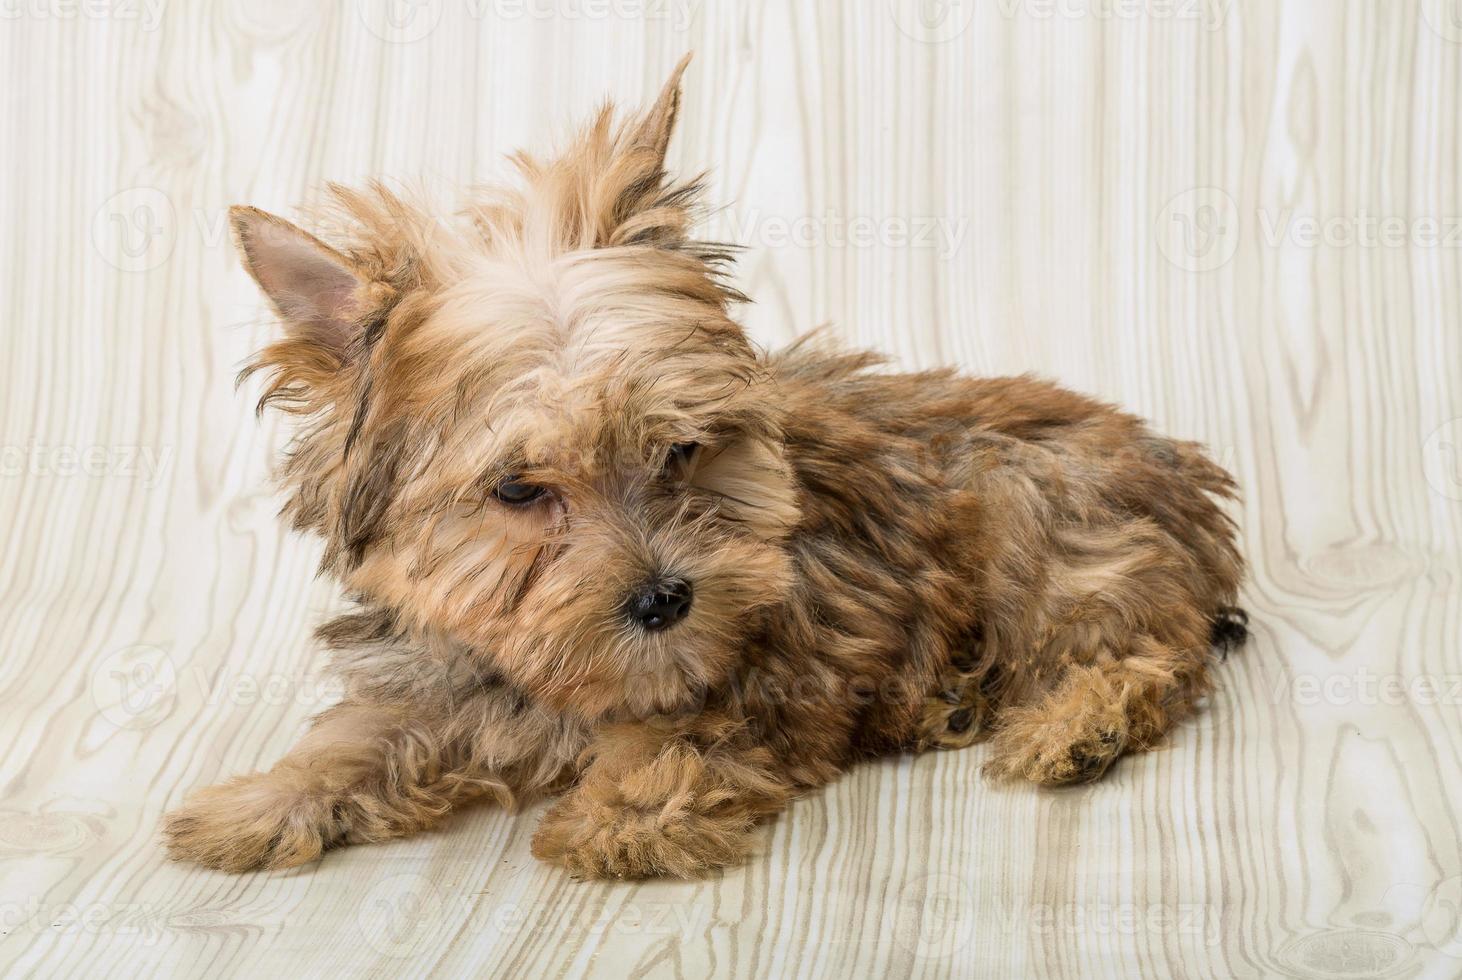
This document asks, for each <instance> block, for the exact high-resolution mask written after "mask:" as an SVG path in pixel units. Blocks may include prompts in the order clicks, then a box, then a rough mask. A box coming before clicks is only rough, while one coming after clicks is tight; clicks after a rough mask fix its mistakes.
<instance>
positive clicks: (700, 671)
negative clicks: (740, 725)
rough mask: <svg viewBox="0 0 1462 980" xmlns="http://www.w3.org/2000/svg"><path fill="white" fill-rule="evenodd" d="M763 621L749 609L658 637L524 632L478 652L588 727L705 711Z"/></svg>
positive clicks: (626, 631) (608, 630) (632, 632)
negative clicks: (590, 722)
mask: <svg viewBox="0 0 1462 980" xmlns="http://www.w3.org/2000/svg"><path fill="white" fill-rule="evenodd" d="M757 617H758V611H757V610H748V611H747V614H746V615H745V616H743V617H741V618H740V619H739V620H735V621H720V620H718V621H714V622H713V621H711V620H710V619H709V617H704V616H702V617H697V616H696V615H695V614H694V613H692V614H691V615H690V616H689V617H688V618H687V619H686V620H685V621H684V622H682V623H678V624H676V625H675V626H673V627H671V628H669V629H666V630H664V631H662V632H658V633H650V632H646V631H644V630H641V629H639V628H638V627H629V626H626V627H618V626H612V625H605V626H604V627H603V628H601V629H593V630H587V631H583V632H579V633H577V634H576V635H574V636H572V637H570V636H564V635H562V634H538V635H535V634H534V633H533V631H531V630H527V629H520V630H518V631H516V632H513V631H506V632H502V633H498V635H497V638H496V640H494V641H490V642H481V643H474V644H473V646H474V648H475V649H478V650H480V651H481V652H482V655H484V656H486V657H487V658H488V659H489V660H490V661H491V663H492V665H493V667H494V668H495V669H497V670H499V671H501V672H502V673H503V674H505V675H506V676H507V677H509V678H510V679H511V680H512V681H513V682H514V683H515V684H516V685H517V686H519V687H521V688H522V689H523V690H524V691H525V692H527V693H528V694H529V695H531V696H532V697H534V698H535V699H537V700H538V701H540V702H542V703H544V704H545V705H548V706H550V707H552V708H554V709H555V710H557V711H561V712H564V713H567V714H572V715H575V716H578V717H581V718H585V719H588V720H627V719H631V718H633V719H647V718H654V717H658V716H664V715H677V714H683V713H685V712H687V711H694V710H697V709H698V708H699V707H700V706H701V705H703V704H704V703H705V698H706V694H707V692H708V691H710V690H712V689H714V688H716V687H717V686H718V685H720V684H722V683H723V682H724V681H725V680H726V678H727V677H728V676H729V675H730V674H731V673H732V671H733V670H734V669H735V667H736V665H737V664H738V663H739V662H740V660H741V657H742V651H743V650H744V647H745V639H746V633H747V628H748V624H749V623H750V622H753V621H755V620H756V619H757ZM484 640H486V638H485V637H484Z"/></svg>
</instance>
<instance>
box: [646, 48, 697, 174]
mask: <svg viewBox="0 0 1462 980" xmlns="http://www.w3.org/2000/svg"><path fill="white" fill-rule="evenodd" d="M690 58H691V52H687V53H686V55H685V57H683V58H681V59H680V63H679V64H677V65H676V66H675V70H674V71H672V72H671V73H670V78H669V79H667V80H666V82H665V87H664V88H662V89H661V90H660V96H659V98H657V99H656V100H655V104H654V105H652V106H650V109H649V111H648V112H646V113H645V115H644V117H643V118H641V119H640V121H639V123H638V124H637V125H636V126H635V129H634V139H633V142H634V144H635V145H636V146H642V147H647V148H649V149H650V150H652V151H653V152H654V154H655V161H656V164H657V166H658V167H659V168H660V169H661V170H664V169H665V151H666V150H667V149H668V148H669V146H670V136H671V134H672V133H673V132H674V131H675V119H676V117H677V116H678V115H680V79H681V76H682V75H684V74H685V67H686V65H689V64H690Z"/></svg>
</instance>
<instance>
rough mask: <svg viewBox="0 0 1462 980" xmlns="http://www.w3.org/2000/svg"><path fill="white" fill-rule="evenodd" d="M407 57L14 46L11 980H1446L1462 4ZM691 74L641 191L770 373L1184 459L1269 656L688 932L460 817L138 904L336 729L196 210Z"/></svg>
mask: <svg viewBox="0 0 1462 980" xmlns="http://www.w3.org/2000/svg"><path fill="white" fill-rule="evenodd" d="M152 2H153V3H154V4H155V3H156V0H152ZM396 8H397V9H396V10H395V15H396V16H395V19H394V20H390V19H387V14H388V13H391V11H389V10H388V9H387V5H386V4H384V3H380V4H378V3H344V2H342V3H339V4H335V3H328V4H325V3H322V4H316V3H299V2H295V0H269V2H265V0H188V2H185V0H171V2H169V3H168V4H167V5H166V7H164V8H162V9H161V10H158V9H156V7H152V8H149V7H148V6H145V5H144V4H143V2H142V0H87V2H86V3H85V4H82V5H80V6H77V5H74V4H72V3H69V2H68V0H14V2H6V3H4V4H3V5H0V14H3V15H4V16H3V18H0V79H3V82H4V91H3V95H0V225H3V230H0V386H3V394H0V406H3V418H0V447H3V453H4V456H3V459H0V464H3V476H0V540H3V552H0V971H4V972H9V973H13V974H14V975H36V976H76V977H91V976H101V975H107V976H113V975H115V976H124V975H149V976H151V975H161V974H169V973H172V974H179V975H192V976H204V975H206V976H210V977H219V976H265V977H282V976H290V977H294V976H308V975H319V974H324V973H327V972H328V973H332V974H344V973H349V974H357V973H367V974H369V975H375V976H390V977H395V976H398V975H401V976H406V975H409V976H418V975H426V974H438V975H443V976H456V975H468V974H474V973H475V974H498V975H513V974H516V975H523V976H577V975H580V974H589V975H596V976H620V975H625V974H633V975H646V976H657V977H670V976H688V977H695V976H707V975H717V976H733V975H734V976H788V977H791V976H796V977H821V976H829V977H837V978H851V977H861V976H888V977H904V976H966V977H1012V976H1022V975H1025V976H1060V977H1074V976H1110V977H1127V976H1133V975H1137V974H1139V973H1145V974H1148V975H1153V976H1180V977H1201V976H1215V977H1272V976H1281V975H1287V976H1302V977H1316V978H1336V977H1339V978H1349V977H1363V976H1374V975H1386V976H1396V977H1423V976H1425V977H1453V976H1457V975H1459V974H1462V928H1459V923H1458V911H1459V908H1462V877H1459V875H1462V842H1459V827H1462V818H1459V811H1462V654H1459V648H1462V643H1459V635H1462V585H1459V576H1462V560H1459V555H1462V548H1459V544H1462V542H1459V534H1462V386H1459V383H1458V382H1459V378H1462V322H1459V321H1462V317H1459V312H1458V311H1459V308H1462V231H1459V219H1462V199H1459V172H1462V144H1459V141H1462V119H1459V113H1462V108H1459V92H1462V3H1459V2H1458V0H1284V2H1282V3H1280V2H1272V0H1233V2H1229V0H1135V2H1134V0H949V2H946V3H937V2H927V0H920V2H914V0H910V2H907V3H906V2H903V0H895V2H893V3H889V2H887V0H876V2H874V0H869V2H860V3H857V4H853V3H840V2H833V0H828V2H826V3H806V2H798V3H784V2H776V0H765V2H730V0H724V2H723V0H703V2H700V0H496V2H494V0H476V2H463V0H440V2H438V0H417V3H416V4H415V6H412V5H410V4H404V3H398V4H396ZM688 49H694V50H695V52H696V60H695V62H694V63H693V65H692V67H691V70H690V73H689V75H688V78H687V87H686V106H685V112H684V124H683V128H682V130H681V132H680V135H679V137H678V139H677V141H676V143H675V144H674V145H673V147H672V156H673V158H674V159H675V160H677V161H678V162H679V163H680V164H681V165H682V166H683V167H684V168H687V169H699V168H702V167H710V168H711V169H712V172H713V180H712V186H713V191H714V195H715V197H716V198H717V200H719V201H722V202H725V203H727V204H728V208H727V209H726V210H725V211H722V212H720V213H718V214H717V215H716V216H715V217H714V218H713V220H712V231H713V232H714V233H715V234H718V235H721V236H724V237H728V238H733V239H735V240H738V241H741V242H742V243H744V244H746V245H748V246H750V249H749V251H748V253H747V255H746V257H745V261H744V262H743V264H742V271H743V276H744V282H745V284H746V287H747V291H748V292H749V293H750V294H751V295H752V296H753V297H754V299H755V300H756V304H755V305H754V306H753V307H751V308H749V309H748V310H747V311H746V321H747V323H748V324H749V326H750V328H751V329H752V331H753V333H754V334H755V335H756V337H757V338H758V339H760V340H761V341H763V342H766V343H769V344H775V343H780V342H782V341H784V340H786V339H787V338H790V337H792V336H793V335H794V334H796V333H797V332H799V331H801V330H804V329H806V328H809V327H811V326H813V325H816V324H818V323H820V322H822V321H832V322H833V323H835V324H836V325H837V329H838V330H840V331H841V332H842V333H843V334H844V335H845V336H846V337H847V338H848V339H849V340H850V341H852V342H855V343H857V344H863V345H872V346H878V347H881V348H885V349H887V350H889V351H890V352H892V353H893V354H894V355H896V356H897V358H898V359H899V360H900V361H901V362H902V363H904V364H907V365H910V366H913V365H932V364H945V363H956V364H959V365H961V366H963V367H965V368H967V369H969V370H971V371H976V372H987V373H996V372H1015V371H1025V370H1034V371H1038V372H1041V373H1044V374H1048V375H1052V376H1055V377H1057V378H1059V379H1061V380H1063V381H1065V382H1067V383H1069V384H1071V385H1073V386H1076V387H1079V388H1083V389H1087V390H1090V391H1092V392H1095V393H1097V394H1099V395H1101V396H1104V397H1107V398H1110V399H1113V400H1117V401H1120V402H1122V403H1124V404H1125V405H1128V406H1130V407H1131V408H1133V409H1135V410H1137V411H1139V412H1142V413H1144V414H1146V415H1148V416H1150V417H1151V418H1152V419H1153V420H1154V421H1155V422H1156V423H1157V424H1158V425H1159V426H1161V427H1162V428H1163V429H1166V430H1169V431H1171V432H1173V433H1175V434H1178V435H1182V436H1185V437H1191V438H1198V439H1203V440H1207V441H1208V442H1209V443H1211V444H1212V445H1213V447H1214V449H1215V452H1216V453H1217V454H1218V455H1219V456H1220V457H1221V458H1222V460H1223V461H1224V462H1226V463H1227V464H1228V465H1229V466H1231V467H1232V468H1233V469H1234V470H1235V471H1236V472H1237V474H1238V475H1239V477H1240V479H1241V482H1242V483H1243V485H1244V487H1245V489H1246V501H1245V503H1244V505H1243V506H1242V508H1241V509H1239V510H1238V511H1237V512H1236V514H1237V517H1238V519H1239V520H1240V522H1241V524H1242V527H1243V532H1244V541H1245V544H1246V548H1247V551H1248V554H1249V556H1250V558H1251V560H1252V562H1253V573H1252V578H1251V581H1250V582H1249V584H1248V586H1247V589H1246V596H1245V601H1246V604H1247V605H1248V606H1249V607H1250V609H1251V610H1252V612H1253V614H1254V623H1255V633H1256V638H1255V642H1254V643H1253V644H1252V645H1251V646H1250V647H1249V648H1248V649H1247V650H1246V651H1245V652H1244V653H1242V654H1241V655H1240V656H1238V657H1236V658H1235V659H1233V660H1231V661H1230V662H1229V664H1228V665H1227V666H1226V667H1224V668H1223V669H1222V671H1221V677H1222V682H1223V686H1222V689H1221V690H1220V691H1219V692H1218V693H1217V695H1216V696H1215V697H1214V698H1213V701H1212V705H1211V710H1209V711H1208V712H1207V713H1206V714H1204V715H1203V716H1202V717H1200V718H1199V719H1197V720H1196V721H1195V722H1194V723H1192V724H1190V725H1188V726H1186V727H1185V728H1183V729H1182V730H1180V731H1179V732H1178V733H1177V734H1176V736H1175V737H1174V738H1173V740H1172V744H1171V747H1170V748H1169V749H1167V750H1166V751H1162V752H1159V753H1156V754H1153V755H1150V756H1147V757H1144V758H1141V759H1136V760H1131V761H1127V762H1124V763H1123V764H1121V765H1120V767H1119V768H1118V769H1117V770H1116V771H1115V772H1114V773H1113V774H1112V775H1111V777H1110V778H1108V779H1106V780H1105V781H1103V782H1101V783H1099V784H1097V785H1094V786H1092V787H1090V788H1082V789H1076V790H1070V791H1064V792H1047V791H1037V790H1034V789H1030V788H998V787H991V786H987V785H986V784H985V783H983V782H982V780H981V779H980V778H979V776H978V775H977V768H978V765H979V762H980V759H981V751H982V750H980V749H975V750H971V751H969V752H966V753H961V754H949V755H940V756H928V757H923V758H919V759H912V758H902V759H890V760H887V761H886V762H884V763H882V764H879V765H872V766H868V767H866V768H863V769H860V770H859V771H857V772H855V773H853V774H851V775H849V776H848V777H847V778H845V779H843V780H842V781H841V782H839V783H838V784H836V785H835V786H833V787H832V788H831V789H829V790H828V791H827V792H825V793H823V794H821V795H818V796H815V797H812V798H809V799H807V800H805V801H802V802H799V803H798V804H797V805H796V806H794V807H793V808H792V810H791V812H790V813H788V814H787V815H786V816H784V817H783V818H781V819H779V820H778V821H776V822H775V823H774V824H773V825H772V826H770V827H769V828H768V830H767V831H766V834H765V846H764V850H763V853H762V854H761V855H760V856H759V857H758V858H757V859H756V860H754V861H753V862H752V864H751V865H750V866H749V867H747V868H745V869H744V870H737V871H733V872H731V873H728V874H726V875H725V876H724V877H722V878H719V879H716V880H713V881H708V882H705V883H703V884H694V885H687V884H671V883H650V884H641V885H627V884H618V885H598V884H594V885H586V884H576V883H573V882H570V881H568V880H566V879H565V878H564V877H563V876H562V875H560V874H559V873H558V872H556V871H553V870H551V869H548V868H546V867H544V866H542V865H540V864H537V863H536V862H534V861H533V860H532V859H531V858H530V856H529V854H528V840H529V836H530V834H531V830H532V826H533V822H534V817H535V816H536V812H537V811H533V812H529V813H525V814H522V815H517V816H514V815H507V814H504V813H501V812H496V811H494V810H491V809H482V810H478V811H475V812H471V813H469V814H466V815H464V816H462V817H460V818H459V819H457V820H455V821H454V822H453V823H451V824H450V825H449V826H448V827H447V828H446V829H445V830H443V831H442V832H440V833H435V834H432V835H429V836H425V837H421V838H418V839H414V840H410V841H405V842H399V843H395V844H391V845H384V846H377V847H368V848H355V849H351V850H348V851H345V852H340V853H337V854H333V855H331V856H329V857H328V858H327V859H326V860H325V861H324V862H323V863H322V864H320V865H318V866H315V867H310V868H305V869H302V870H300V871H298V872H295V873H289V874H275V875H250V876H244V877H230V876H227V875H223V874H218V873H213V872H205V871H200V870H196V869H193V868H190V867H179V866H173V865H169V864H166V863H164V861H163V857H162V854H161V851H160V849H159V845H158V839H157V823H158V818H159V815H160V814H161V813H162V812H163V811H164V809H166V808H168V807H170V806H172V805H175V804H176V803H177V802H178V801H179V799H180V798H181V797H182V795H183V794H184V792H185V791H186V790H188V789H190V788H192V787H195V786H199V785H202V784H205V783H208V782H212V781H214V780H216V779H218V778H219V777H221V776H224V775H227V774H230V773H234V772H238V771H242V770H247V769H250V768H253V767H257V766H264V765H268V764H270V763H272V762H273V761H274V759H275V758H277V757H278V756H279V754H280V753H282V752H283V751H284V749H285V748H286V747H287V746H288V745H289V744H290V742H291V740H292V739H293V738H294V736H295V734H296V733H297V732H298V730H299V729H300V727H301V725H302V723H303V721H304V720H305V719H306V718H307V717H308V716H309V714H310V713H312V712H313V711H314V710H316V709H317V708H318V706H319V705H320V704H322V703H323V702H324V701H325V700H327V699H328V698H329V697H330V696H331V692H330V691H329V689H328V688H327V687H323V686H321V685H320V684H319V683H317V682H316V680H315V677H316V675H315V673H314V671H315V670H316V668H317V666H318V657H317V655H316V652H315V651H314V650H313V649H312V647H311V644H310V641H309V632H310V629H311V627H312V625H313V624H315V623H317V622H318V621H319V620H320V619H321V618H323V617H324V616H326V615H327V614H328V613H329V611H330V610H331V609H332V608H335V607H336V606H337V604H338V600H337V599H336V597H335V595H334V593H333V590H332V588H331V587H330V585H329V584H328V583H327V582H322V581H316V580H315V579H314V578H313V576H312V572H313V568H314V565H315V562H316V558H317V550H316V546H315V545H314V544H313V543H311V542H309V541H304V540H300V539H297V538H295V537H292V536H290V535H288V534H286V533H285V532H284V531H282V530H281V528H280V527H279V525H278V524H277V523H276V521H275V519H274V512H275V509H276V507H277V504H278V500H277V498H276V497H274V496H273V494H272V493H271V491H270V489H269V485H268V482H267V473H268V467H269V460H270V459H271V457H272V455H273V453H275V452H276V451H277V449H278V448H279V447H280V446H281V445H282V442H283V438H284V432H283V430H282V428H281V425H280V423H279V420H277V419H276V418H274V417H266V419H265V420H264V421H263V423H262V424H256V423H255V421H254V420H253V418H252V416H251V411H250V408H251V402H252V400H253V397H254V395H255V394H256V392H255V391H254V390H253V389H247V390H245V391H242V392H238V393H236V392H235V391H234V390H233V388H232V378H233V374H234V371H235V369H236V367H237V366H238V364H239V363H240V361H241V360H242V359H243V358H244V356H245V355H246V354H247V353H248V352H249V351H250V350H251V349H253V348H254V347H256V346H257V345H259V344H260V343H261V342H262V341H263V340H264V339H265V338H266V336H268V333H269V327H268V324H267V323H266V322H265V319H264V311H263V308H262V305H261V303H260V301H259V299H258V297H257V296H256V294H255V293H254V291H253V289H252V287H251V285H250V284H249V283H248V282H247V280H246V277H245V275H244V274H243V272H242V271H241V270H240V269H239V267H238V265H237V263H236V262H235V260H234V257H233V255H232V254H231V251H230V249H229V247H228V246H227V243H226V236H225V234H224V224H223V214H224V208H225V207H226V206H227V205H228V204H229V203H231V202H250V203H253V204H257V205H260V206H263V207H266V208H271V209H276V210H280V211H284V212H285V213H290V209H291V207H292V206H293V205H294V204H296V203H298V202H301V201H304V200H308V199H309V198H310V197H311V195H312V194H315V193H316V192H317V189H318V188H319V187H320V185H321V184H322V183H323V182H324V181H326V180H328V179H339V180H346V181H351V180H359V179H362V178H364V177H366V176H368V175H376V174H388V175H395V176H399V177H405V178H411V179H420V180H423V181H425V182H427V183H428V184H431V185H433V186H440V187H448V188H449V187H451V186H452V185H454V184H457V183H461V182H464V181H468V180H471V179H477V178H483V177H489V176H491V175H493V174H494V173H498V172H500V171H501V166H500V163H499V161H500V158H501V154H502V153H503V152H505V151H507V150H508V149H511V148H513V147H515V146H517V145H520V144H530V145H536V146H543V145H544V144H545V143H546V142H548V141H549V140H551V139H553V138H554V137H557V136H562V135H563V134H564V133H565V132H567V131H568V128H569V126H570V125H571V124H573V123H574V122H576V121H577V120H578V119H580V118H582V116H583V115H584V114H585V113H586V112H587V111H588V110H589V109H590V108H591V107H592V106H593V105H594V104H596V103H597V101H598V100H599V99H600V98H602V97H603V96H605V95H606V94H612V95H613V96H615V97H617V98H621V99H625V100H629V101H631V102H633V101H637V100H639V99H642V98H644V97H645V96H646V95H647V94H649V93H652V92H653V91H654V89H655V88H657V87H658V85H659V83H660V81H661V80H662V78H663V77H664V75H665V73H666V72H667V71H668V69H669V67H670V66H671V65H672V64H673V63H674V62H675V60H676V59H677V58H678V57H679V56H680V55H681V54H682V53H683V52H684V51H686V50H688ZM1387 229H1389V231H1388V230H1387Z"/></svg>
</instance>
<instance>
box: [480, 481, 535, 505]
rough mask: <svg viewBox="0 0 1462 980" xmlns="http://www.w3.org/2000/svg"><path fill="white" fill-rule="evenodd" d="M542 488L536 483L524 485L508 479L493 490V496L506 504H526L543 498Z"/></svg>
mask: <svg viewBox="0 0 1462 980" xmlns="http://www.w3.org/2000/svg"><path fill="white" fill-rule="evenodd" d="M543 493H544V490H543V488H542V487H540V486H538V485H537V484H534V483H522V482H520V481H518V480H514V479H511V478H509V479H507V480H504V481H503V482H502V483H499V484H498V485H497V486H496V487H494V488H493V491H492V495H493V496H494V497H496V498H497V499H498V500H501V501H502V502H503V503H505V504H526V503H528V502H529V501H530V500H537V499H538V498H539V497H541V496H543Z"/></svg>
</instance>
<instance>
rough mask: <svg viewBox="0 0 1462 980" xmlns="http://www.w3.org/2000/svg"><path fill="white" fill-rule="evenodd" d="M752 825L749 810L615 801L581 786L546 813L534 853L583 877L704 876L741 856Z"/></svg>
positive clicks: (750, 836)
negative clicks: (595, 797) (596, 797)
mask: <svg viewBox="0 0 1462 980" xmlns="http://www.w3.org/2000/svg"><path fill="white" fill-rule="evenodd" d="M752 828H753V823H752V821H751V820H749V819H748V818H747V817H746V816H745V815H744V814H743V815H736V814H733V813H725V814H720V815H718V814H716V813H715V812H704V811H697V810H696V809H694V807H693V805H691V804H689V803H687V802H685V801H676V802H671V803H667V804H666V805H665V806H664V807H660V808H653V809H646V808H642V807H636V806H632V805H628V804H625V805H621V806H607V805H604V804H596V803H594V802H592V801H589V800H587V799H586V798H585V794H583V793H582V792H578V791H575V792H571V793H569V795H568V796H565V797H564V798H563V799H561V800H559V801H558V802H557V803H556V804H554V806H553V807H552V809H550V810H549V811H548V813H547V814H545V815H544V817H543V820H542V822H541V823H539V825H538V831H537V833H535V834H534V835H533V854H534V856H535V857H537V858H539V859H540V860H543V861H548V862H550V863H552V864H558V865H561V866H563V867H564V868H566V869H568V871H569V873H570V874H572V875H574V876H575V877H580V878H653V877H660V876H671V877H677V878H698V877H701V876H703V875H705V874H707V873H708V872H711V871H715V870H717V869H720V868H724V867H727V866H728V865H732V864H737V863H740V861H741V860H742V859H743V858H744V857H745V856H746V853H747V851H748V850H750V847H751V841H752Z"/></svg>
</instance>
